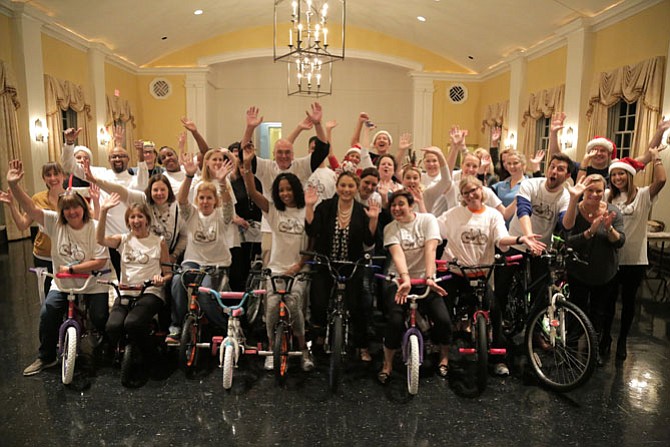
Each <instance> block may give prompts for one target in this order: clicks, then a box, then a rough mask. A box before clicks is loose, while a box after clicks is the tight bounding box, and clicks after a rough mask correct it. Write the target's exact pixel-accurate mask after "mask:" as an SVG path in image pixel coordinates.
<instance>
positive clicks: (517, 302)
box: [502, 275, 526, 337]
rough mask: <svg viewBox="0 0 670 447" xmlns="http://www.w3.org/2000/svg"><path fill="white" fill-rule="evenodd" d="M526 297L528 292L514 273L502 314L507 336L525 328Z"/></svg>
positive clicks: (504, 332)
mask: <svg viewBox="0 0 670 447" xmlns="http://www.w3.org/2000/svg"><path fill="white" fill-rule="evenodd" d="M525 299H526V293H525V290H524V287H523V284H522V282H521V281H520V280H519V278H518V276H517V275H514V276H513V278H512V284H511V285H510V288H509V292H508V293H507V306H505V308H504V309H503V315H502V329H503V334H504V335H505V337H512V336H514V335H516V334H518V333H520V332H521V330H522V329H523V326H524V323H525V321H524V318H525V311H524V304H525V303H524V302H525Z"/></svg>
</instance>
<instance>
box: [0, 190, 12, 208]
mask: <svg viewBox="0 0 670 447" xmlns="http://www.w3.org/2000/svg"><path fill="white" fill-rule="evenodd" d="M0 202H2V203H6V204H7V205H12V204H13V203H14V196H13V195H12V190H11V189H8V190H7V192H5V191H2V190H0Z"/></svg>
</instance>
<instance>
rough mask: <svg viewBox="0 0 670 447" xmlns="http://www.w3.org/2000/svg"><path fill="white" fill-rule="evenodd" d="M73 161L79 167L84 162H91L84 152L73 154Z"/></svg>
mask: <svg viewBox="0 0 670 447" xmlns="http://www.w3.org/2000/svg"><path fill="white" fill-rule="evenodd" d="M74 159H75V161H76V162H77V163H79V164H80V165H83V164H84V162H86V161H88V162H90V161H91V158H90V157H89V156H88V154H87V153H86V152H84V151H78V152H77V153H75V154H74Z"/></svg>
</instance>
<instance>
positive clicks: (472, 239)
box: [461, 228, 489, 245]
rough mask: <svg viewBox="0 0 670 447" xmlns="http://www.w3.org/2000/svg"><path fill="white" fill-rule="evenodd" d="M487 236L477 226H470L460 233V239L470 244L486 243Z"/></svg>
mask: <svg viewBox="0 0 670 447" xmlns="http://www.w3.org/2000/svg"><path fill="white" fill-rule="evenodd" d="M488 240H489V237H488V236H487V235H485V234H484V233H482V230H480V229H479V228H471V229H469V230H468V231H464V232H463V233H461V241H462V242H463V243H464V244H472V245H486V243H487V242H488Z"/></svg>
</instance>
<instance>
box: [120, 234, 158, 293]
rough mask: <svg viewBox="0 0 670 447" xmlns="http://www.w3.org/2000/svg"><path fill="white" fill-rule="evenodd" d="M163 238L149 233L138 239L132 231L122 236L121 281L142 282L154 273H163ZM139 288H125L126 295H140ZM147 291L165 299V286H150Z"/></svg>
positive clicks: (128, 282)
mask: <svg viewBox="0 0 670 447" xmlns="http://www.w3.org/2000/svg"><path fill="white" fill-rule="evenodd" d="M162 239H163V238H161V237H160V236H156V235H155V234H152V233H149V236H148V237H145V238H142V239H138V238H137V237H135V236H133V235H132V234H130V233H127V234H124V235H123V236H121V243H120V244H119V247H118V248H117V250H118V251H119V253H121V283H123V284H141V283H142V282H144V281H146V280H147V279H152V278H153V277H154V275H160V273H161V240H162ZM139 293H140V291H139V290H124V291H123V294H124V295H134V296H137V295H139ZM145 293H151V294H154V295H156V296H157V297H159V298H160V299H162V300H165V295H164V293H163V287H154V286H152V287H148V288H147V289H146V291H145Z"/></svg>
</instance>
